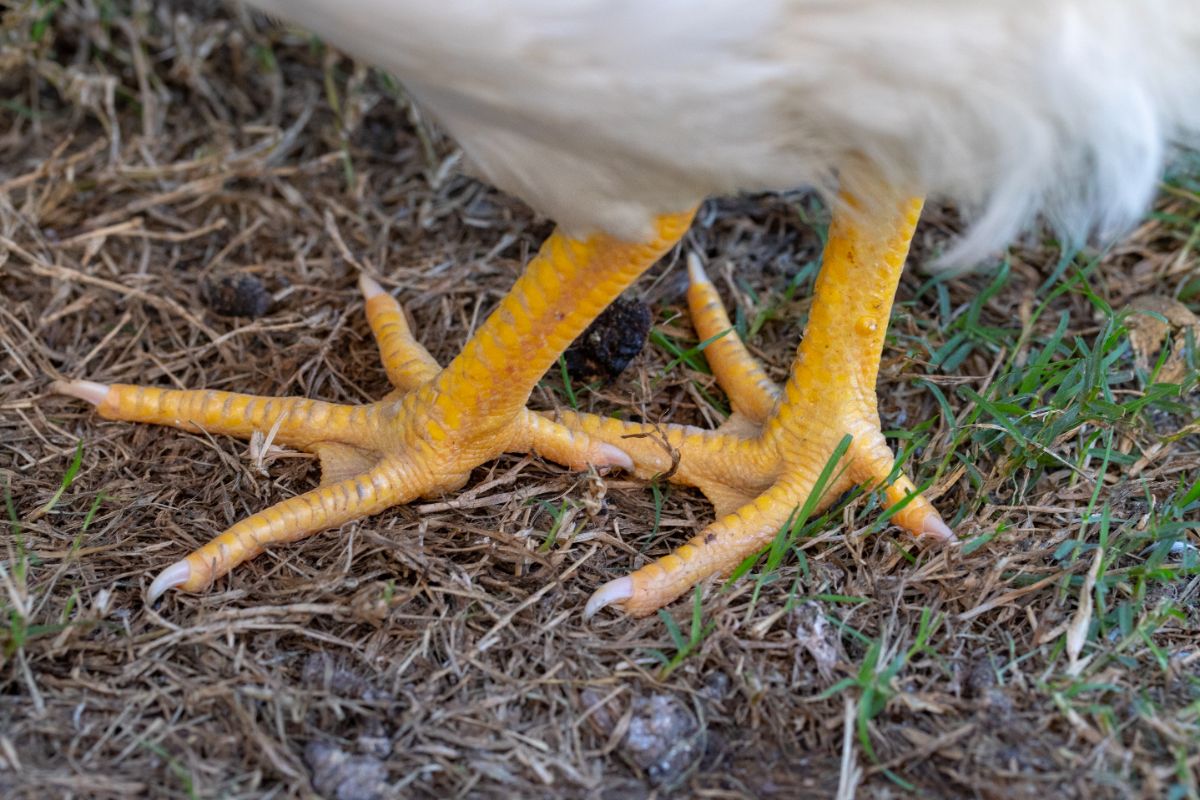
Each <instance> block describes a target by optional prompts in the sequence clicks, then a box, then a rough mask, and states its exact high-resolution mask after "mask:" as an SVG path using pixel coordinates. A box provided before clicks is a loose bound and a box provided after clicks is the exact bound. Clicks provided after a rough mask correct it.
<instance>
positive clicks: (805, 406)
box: [559, 179, 954, 616]
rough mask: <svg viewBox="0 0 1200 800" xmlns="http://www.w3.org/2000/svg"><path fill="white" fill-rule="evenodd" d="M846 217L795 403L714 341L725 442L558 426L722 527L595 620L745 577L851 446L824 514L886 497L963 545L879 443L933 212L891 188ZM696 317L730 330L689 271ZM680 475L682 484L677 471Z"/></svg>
mask: <svg viewBox="0 0 1200 800" xmlns="http://www.w3.org/2000/svg"><path fill="white" fill-rule="evenodd" d="M864 190H866V191H871V192H872V194H871V195H870V197H871V198H872V202H871V204H870V205H866V204H860V203H858V202H856V200H855V199H854V196H852V194H851V190H850V189H847V190H846V191H844V193H843V197H842V205H841V206H839V207H838V208H837V209H836V210H835V212H834V220H833V225H832V226H831V228H830V232H829V243H828V245H827V246H826V248H825V254H824V257H823V263H822V268H821V274H820V276H819V277H818V279H817V284H816V289H815V294H814V298H813V304H812V311H811V314H810V316H809V320H808V327H807V329H806V331H805V335H804V339H803V341H802V342H801V344H800V347H799V349H798V351H797V353H796V359H795V361H794V363H793V365H792V374H791V377H790V378H789V379H788V382H787V384H786V386H785V387H784V388H783V391H782V392H780V391H779V389H778V388H777V387H776V386H775V385H774V384H773V383H772V382H771V381H770V379H769V378H767V376H766V374H765V373H764V372H763V371H762V369H761V367H759V365H758V364H757V363H756V362H755V361H754V360H753V358H752V357H751V356H750V355H749V353H748V352H746V350H745V348H744V346H743V345H742V344H741V342H740V340H739V339H738V338H737V336H736V335H726V336H723V337H721V338H720V339H717V340H716V341H714V342H712V343H711V344H710V345H709V346H708V347H707V348H706V350H705V356H706V358H707V359H708V361H709V363H710V365H711V366H712V369H713V373H714V374H715V375H716V376H717V379H718V381H719V382H720V384H721V386H722V388H723V389H724V390H725V391H726V393H727V394H728V395H729V397H730V402H731V404H732V406H733V410H734V413H733V415H732V416H731V417H730V419H729V420H728V421H727V422H726V423H725V424H724V425H722V426H721V428H720V429H718V430H716V431H705V430H702V429H699V428H695V427H691V426H681V425H664V426H653V425H646V424H633V423H626V422H621V421H619V420H614V419H608V418H604V417H598V416H594V415H587V414H578V413H574V412H564V413H561V414H560V415H559V420H560V421H561V422H563V423H564V424H565V425H567V426H568V427H570V428H573V429H575V430H578V431H581V432H583V433H587V434H588V435H590V436H591V437H593V438H594V439H599V440H603V441H606V442H609V443H611V444H613V445H616V446H619V447H621V448H622V449H623V450H625V451H626V452H627V453H629V455H631V456H632V457H633V460H634V463H635V464H636V467H635V472H636V474H637V475H638V477H641V478H651V477H653V476H655V475H663V474H668V473H669V474H670V479H671V481H672V482H673V483H679V484H683V485H687V486H694V487H697V488H699V489H700V490H701V491H702V492H704V494H705V496H707V497H708V499H709V500H710V501H711V502H712V503H713V506H714V509H715V511H716V515H717V519H716V521H715V522H713V523H712V524H711V525H709V526H708V527H706V528H705V529H704V530H702V531H701V532H700V533H699V534H698V535H697V536H695V537H694V538H693V539H692V540H691V541H689V542H688V543H687V544H684V545H682V546H681V547H679V548H677V549H676V550H675V551H674V552H673V553H671V554H670V555H667V556H663V557H662V558H660V559H658V560H657V561H654V562H653V563H651V564H648V565H646V566H644V567H642V568H641V569H639V570H637V571H636V572H634V573H632V574H630V575H627V576H625V577H623V578H618V579H616V580H614V581H610V582H609V583H607V584H605V585H604V586H602V587H601V588H600V589H599V590H598V591H596V593H595V594H593V595H592V598H591V600H589V601H588V605H587V609H586V613H587V614H588V615H591V614H594V613H596V612H597V611H598V610H600V609H601V608H603V607H605V606H607V605H617V606H620V607H621V608H622V609H623V610H624V611H625V612H627V613H629V614H632V615H634V616H643V615H646V614H650V613H652V612H653V611H655V610H656V609H658V608H661V607H662V606H664V605H666V604H667V603H670V602H671V601H672V600H674V599H675V598H677V597H679V596H680V595H681V594H683V593H684V592H686V591H687V590H688V589H689V588H690V587H692V586H693V585H695V584H696V583H697V582H698V581H700V580H702V579H704V578H706V577H708V576H709V575H713V574H725V573H728V572H730V571H731V570H733V568H734V567H736V566H737V565H738V564H740V563H741V562H742V560H743V559H745V558H746V557H747V556H749V555H752V554H753V553H755V552H757V551H759V550H760V549H762V548H763V547H764V546H766V545H767V544H768V543H769V542H770V541H771V540H772V539H773V538H774V537H775V535H776V534H777V533H778V532H779V530H780V528H781V527H782V526H783V525H785V524H787V522H788V520H789V519H790V518H791V516H792V514H793V513H794V511H795V509H796V508H797V507H798V506H800V505H802V504H803V503H804V502H805V500H806V499H807V497H808V495H809V494H810V493H811V492H812V491H813V488H814V486H815V484H816V482H817V479H818V477H819V475H820V473H821V471H822V469H823V468H824V467H825V465H826V463H827V461H828V460H829V459H830V458H831V457H832V455H833V453H834V451H835V450H836V449H837V446H838V445H839V443H840V442H841V440H842V439H843V437H844V436H846V435H847V434H849V435H850V436H851V437H852V440H851V444H850V447H849V450H848V451H847V452H846V455H845V456H844V457H843V460H842V462H841V463H840V464H839V465H838V468H837V469H836V470H835V472H834V473H833V474H834V475H835V476H836V477H835V479H834V480H831V481H830V482H829V483H828V484H827V485H826V488H825V492H824V494H823V495H822V496H821V498H820V500H819V503H818V505H817V508H818V509H820V508H823V507H826V506H828V505H829V503H831V502H833V500H834V499H836V498H837V497H838V495H840V494H841V493H843V492H844V491H846V490H847V489H848V488H850V487H851V486H853V485H855V484H862V485H865V486H869V487H872V488H873V487H877V486H882V487H883V489H884V492H885V494H886V497H887V501H888V503H889V505H892V506H894V505H896V504H899V503H901V502H904V503H905V505H904V506H903V508H901V509H899V510H898V511H897V512H896V513H895V514H894V516H893V517H892V520H893V521H894V522H895V523H896V524H897V525H899V526H901V527H902V528H904V529H906V530H908V531H909V532H910V533H912V534H914V535H915V536H918V537H926V538H928V539H932V540H938V541H953V540H954V534H953V532H952V531H951V530H950V528H949V527H948V526H947V525H946V523H945V522H944V521H943V520H942V518H941V516H940V515H939V514H938V512H937V511H936V510H935V509H934V508H933V506H932V505H931V504H930V503H929V502H928V501H927V500H926V499H925V498H924V497H922V496H921V495H919V494H916V487H915V486H914V485H913V483H912V481H911V480H910V479H909V478H908V477H906V476H905V475H903V474H901V475H899V476H897V477H896V478H895V479H894V480H891V481H890V482H888V479H889V477H890V476H891V475H892V472H893V467H894V466H895V457H894V455H893V454H892V452H891V450H890V449H889V448H888V446H887V443H886V442H885V440H884V437H883V434H882V433H881V431H880V424H879V412H878V410H877V407H876V396H875V381H876V377H877V374H878V369H879V360H880V357H881V355H882V351H883V342H884V334H885V332H886V329H887V324H888V319H889V316H890V314H891V308H892V300H893V298H894V295H895V291H896V286H897V284H898V282H899V279H900V273H901V271H902V270H903V266H904V260H905V258H906V256H907V254H908V247H909V242H910V240H911V238H912V234H913V230H914V228H915V227H916V223H917V218H918V217H919V216H920V212H921V205H922V201H921V200H920V199H917V198H905V197H902V196H901V195H899V194H898V193H896V192H894V191H890V190H889V189H888V188H887V187H885V186H883V185H881V184H880V183H878V182H874V181H872V182H869V183H862V182H861V179H860V183H858V184H855V185H854V187H853V192H854V195H857V196H866V195H864V194H862V192H863V191H864ZM689 274H690V277H691V288H690V289H689V292H688V300H689V306H690V309H691V313H692V318H693V321H694V323H695V326H696V329H697V333H698V335H699V336H700V338H701V339H702V340H704V339H708V338H710V337H712V336H714V335H716V334H719V333H721V332H722V331H725V330H728V329H729V327H730V325H729V319H728V317H727V316H726V314H725V310H724V308H723V307H722V306H721V304H720V300H719V298H718V297H717V293H716V290H715V288H714V287H713V285H712V284H711V283H710V282H709V280H708V278H707V276H706V275H705V274H704V270H703V269H702V268H701V266H700V263H699V261H698V260H696V259H691V260H690V262H689ZM672 470H673V471H672Z"/></svg>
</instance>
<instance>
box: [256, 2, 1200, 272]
mask: <svg viewBox="0 0 1200 800" xmlns="http://www.w3.org/2000/svg"><path fill="white" fill-rule="evenodd" d="M253 4H254V5H256V6H259V7H260V8H262V9H264V10H266V11H268V12H270V13H273V14H276V15H278V16H280V17H283V18H286V19H289V20H291V21H292V22H294V23H296V24H298V25H301V26H304V27H306V28H309V29H311V30H313V31H314V32H316V33H318V34H319V35H321V36H322V37H323V38H325V39H327V40H328V41H330V42H332V43H334V44H336V45H337V46H339V47H341V48H343V49H345V50H346V51H347V52H349V53H352V54H354V55H356V56H358V57H360V58H363V59H366V60H368V61H370V62H373V63H375V64H377V65H379V66H381V67H383V68H385V69H388V70H390V71H392V72H393V73H394V74H395V75H396V76H397V77H398V78H399V79H400V80H401V81H402V82H404V83H405V84H406V85H407V86H408V88H409V89H410V91H412V93H413V94H414V96H415V97H416V98H417V99H418V101H419V102H421V103H422V104H423V105H425V106H426V107H427V108H428V109H429V110H431V111H432V112H433V113H434V114H435V115H436V116H438V117H439V118H440V120H441V121H442V122H443V123H444V124H445V126H446V127H447V128H448V129H449V130H450V132H451V133H452V134H453V135H454V136H455V137H456V138H457V139H458V141H459V142H460V143H461V145H462V147H463V149H464V150H465V151H466V153H467V154H468V156H469V157H470V158H471V159H472V161H473V162H474V163H475V165H476V167H477V169H478V170H479V171H480V172H481V173H482V174H483V176H485V177H486V178H487V179H488V180H489V181H491V182H492V183H493V184H495V185H496V186H497V187H499V188H501V189H503V190H505V191H508V192H510V193H512V194H515V195H517V196H519V197H521V198H522V199H524V200H525V201H526V202H528V203H529V204H530V205H532V206H533V207H534V208H535V209H537V210H538V211H540V212H542V213H543V214H545V215H547V216H549V217H550V218H552V219H554V220H556V221H557V222H558V223H559V224H561V225H563V226H564V227H565V228H567V229H568V230H569V231H571V232H574V233H579V234H582V233H587V232H590V231H593V230H604V231H607V232H610V233H613V234H616V235H619V236H623V237H626V238H636V237H640V236H643V235H645V234H646V233H647V232H648V231H649V230H650V226H649V221H650V219H651V218H652V217H653V215H655V214H660V213H664V212H671V211H682V210H684V209H686V208H689V207H691V206H693V205H695V204H696V203H697V202H699V201H700V200H702V199H703V198H704V197H706V196H708V195H713V194H728V193H733V192H738V191H761V190H782V189H790V188H796V187H799V186H804V185H815V186H817V187H820V188H830V187H831V186H832V185H833V183H834V181H835V176H836V173H837V171H838V169H839V168H841V167H843V166H845V165H846V164H848V163H849V162H850V161H851V160H852V159H856V158H862V157H865V158H867V159H869V160H870V161H871V162H872V163H874V164H875V165H876V167H877V168H878V169H879V170H881V171H882V172H883V173H884V174H885V175H886V176H887V177H888V178H889V179H890V180H891V181H893V182H895V183H896V184H897V185H900V186H903V187H905V188H906V189H909V190H911V191H914V192H922V193H925V194H928V195H930V196H932V197H935V198H939V199H948V200H951V201H954V202H956V203H958V204H960V205H961V206H963V207H965V208H966V209H968V210H970V211H972V212H973V214H972V219H973V224H972V225H971V227H970V228H969V229H968V231H967V232H966V234H965V236H964V237H963V238H962V239H961V240H960V241H959V242H958V243H957V245H956V247H955V249H954V252H953V253H952V254H950V256H949V260H951V261H953V262H955V263H968V262H973V261H975V260H977V259H980V258H982V257H984V256H986V255H988V254H991V253H993V252H994V251H996V250H997V249H999V248H1000V247H1002V246H1004V245H1005V244H1007V243H1008V242H1009V241H1010V240H1011V239H1012V238H1013V237H1014V236H1016V235H1017V234H1018V233H1019V232H1020V231H1021V230H1022V228H1024V227H1025V226H1027V225H1029V224H1030V223H1031V222H1032V220H1033V218H1034V217H1035V216H1036V215H1037V214H1038V213H1045V214H1047V215H1048V216H1049V218H1050V219H1051V220H1052V221H1053V223H1054V224H1055V225H1056V226H1057V227H1058V229H1059V230H1060V232H1061V233H1062V234H1063V235H1064V236H1066V237H1068V238H1070V239H1071V240H1074V241H1079V240H1081V239H1082V238H1083V237H1084V236H1085V235H1087V234H1089V233H1091V232H1099V233H1101V234H1113V233H1115V232H1119V231H1120V230H1121V229H1122V228H1123V227H1125V226H1127V225H1129V224H1131V223H1132V222H1133V221H1134V220H1136V218H1137V217H1138V215H1139V214H1141V213H1142V212H1143V211H1144V210H1145V207H1146V205H1147V203H1148V202H1149V200H1150V198H1151V196H1152V193H1153V190H1154V185H1155V181H1156V180H1157V179H1158V177H1159V176H1160V174H1161V172H1162V169H1163V167H1164V161H1165V159H1166V157H1167V153H1168V150H1169V145H1170V144H1171V142H1173V141H1195V139H1196V138H1197V137H1198V136H1200V3H1198V2H1196V0H1137V1H1136V2H1131V1H1130V0H1043V2H1040V3H1022V2H1017V1H1016V0H909V1H908V2H904V3H897V2H895V0H754V2H745V0H708V1H707V2H704V0H439V1H437V2H428V0H336V1H331V0H253Z"/></svg>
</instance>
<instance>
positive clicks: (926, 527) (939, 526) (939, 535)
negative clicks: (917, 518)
mask: <svg viewBox="0 0 1200 800" xmlns="http://www.w3.org/2000/svg"><path fill="white" fill-rule="evenodd" d="M921 536H923V537H925V536H927V537H929V538H930V539H933V540H934V541H937V542H943V543H945V544H954V543H955V542H957V541H958V537H957V536H955V535H954V531H952V530H950V526H949V525H947V524H946V523H945V522H943V521H942V518H941V517H940V516H939V515H937V514H927V515H926V516H925V521H924V522H922V523H921Z"/></svg>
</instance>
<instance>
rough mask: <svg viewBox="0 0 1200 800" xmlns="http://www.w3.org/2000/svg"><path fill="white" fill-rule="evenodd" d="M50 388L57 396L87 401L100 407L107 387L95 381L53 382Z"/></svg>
mask: <svg viewBox="0 0 1200 800" xmlns="http://www.w3.org/2000/svg"><path fill="white" fill-rule="evenodd" d="M50 388H51V389H53V390H54V391H56V392H58V393H59V394H65V395H70V396H71V397H78V398H79V399H80V400H87V401H88V402H89V403H91V404H92V405H94V406H98V405H100V404H101V403H103V402H104V398H106V397H108V387H107V386H105V385H104V384H103V383H96V382H95V381H55V382H54V383H52V384H50Z"/></svg>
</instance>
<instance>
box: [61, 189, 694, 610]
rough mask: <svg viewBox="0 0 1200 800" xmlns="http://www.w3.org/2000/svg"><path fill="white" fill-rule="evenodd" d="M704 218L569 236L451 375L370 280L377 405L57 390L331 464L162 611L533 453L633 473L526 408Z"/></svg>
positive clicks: (190, 560) (214, 545)
mask: <svg viewBox="0 0 1200 800" xmlns="http://www.w3.org/2000/svg"><path fill="white" fill-rule="evenodd" d="M691 219H692V213H691V212H688V213H684V214H672V215H663V216H661V217H659V218H658V219H657V220H656V221H655V234H654V237H653V239H652V240H651V241H648V242H641V243H630V242H622V241H619V240H616V239H614V238H612V237H609V236H605V235H599V234H598V235H595V236H592V237H590V238H588V239H586V240H577V239H572V238H570V237H568V236H566V235H565V234H563V233H561V232H557V231H556V232H555V233H554V234H553V235H551V237H550V238H549V239H547V240H546V242H545V243H544V244H543V245H542V248H541V250H540V252H539V253H538V255H537V256H536V257H535V258H534V259H533V260H532V261H530V262H529V264H528V265H527V266H526V268H525V272H524V274H522V276H521V278H520V279H519V280H518V281H517V282H516V284H515V285H514V286H513V289H512V291H510V292H509V293H508V295H507V296H505V298H504V299H503V300H502V301H501V303H500V306H499V307H498V308H497V309H496V310H495V311H494V312H492V314H491V316H489V317H488V319H487V320H486V321H485V322H484V323H483V325H482V326H480V328H479V330H478V331H477V332H476V334H475V335H474V336H473V337H472V338H471V340H470V341H469V342H468V343H467V344H466V346H465V347H464V348H463V350H462V352H461V353H459V355H458V356H457V357H456V358H455V359H454V360H453V361H452V362H451V363H450V365H449V366H448V367H446V368H445V369H439V368H438V365H437V363H436V362H435V361H434V360H433V358H432V357H430V355H429V353H428V352H427V351H426V350H425V349H424V348H423V347H421V345H420V344H418V343H417V342H416V341H415V340H414V339H413V337H412V335H411V332H410V331H409V329H408V325H407V324H406V323H405V321H404V314H403V312H402V311H401V310H400V307H399V306H398V305H397V304H396V302H395V301H394V300H393V299H392V298H391V297H390V296H389V295H387V294H386V293H385V292H384V291H383V289H382V288H381V287H380V286H379V285H378V284H376V283H375V282H374V281H371V280H370V279H367V278H365V277H364V279H363V280H362V282H361V287H362V289H363V294H364V296H365V297H366V305H367V309H366V310H367V315H368V318H369V320H370V323H371V328H372V330H373V331H374V333H375V336H376V339H377V341H378V343H379V346H380V352H381V357H382V359H383V362H384V367H385V369H386V370H387V374H388V377H389V379H390V380H391V381H392V383H393V384H394V385H395V386H396V391H395V392H392V393H391V394H389V395H388V396H387V397H386V398H384V399H383V400H381V401H379V402H377V403H372V404H369V405H363V406H350V405H338V404H334V403H324V402H320V401H317V400H308V399H305V398H295V397H287V398H273V397H256V396H253V395H243V394H234V393H231V392H217V391H203V390H200V391H174V390H164V389H157V388H151V387H141V386H129V385H120V384H118V385H113V386H106V385H103V384H99V383H93V382H90V381H56V382H55V384H54V389H55V390H56V391H58V392H60V393H63V394H68V395H72V396H75V397H79V398H82V399H84V400H87V401H89V402H91V403H93V404H94V405H95V406H96V407H97V411H98V412H99V413H100V415H101V416H103V417H105V418H108V419H120V420H126V421H130V422H150V423H155V424H158V425H168V426H171V427H175V428H181V429H183V430H188V431H201V430H203V431H209V432H212V433H225V434H229V435H232V436H241V437H249V436H250V435H251V434H252V433H253V432H254V431H263V432H267V431H270V430H272V429H276V433H275V439H274V440H275V441H276V442H279V443H281V444H284V445H288V446H291V447H295V448H299V449H301V450H306V451H308V452H311V453H315V454H317V455H318V456H319V457H320V459H321V473H322V480H321V485H320V486H319V487H318V488H317V489H314V490H312V491H309V492H306V493H304V494H301V495H298V496H296V497H292V498H290V499H288V500H284V501H283V502H281V503H277V504H276V505H274V506H272V507H271V508H268V509H267V510H265V511H263V512H260V513H258V514H255V515H253V516H251V517H248V518H247V519H244V520H242V521H241V522H238V523H237V524H235V525H234V526H233V527H231V528H229V529H228V530H227V531H225V532H224V533H222V534H221V535H219V536H217V537H216V538H215V539H213V540H212V541H210V542H209V543H208V544H206V545H204V546H203V547H201V548H200V549H198V550H196V551H195V552H193V553H192V554H191V555H189V556H188V557H187V558H185V559H183V560H182V561H179V562H176V563H175V564H172V565H171V566H169V567H167V568H166V569H165V570H163V571H162V573H160V574H159V576H158V577H157V578H155V580H154V582H153V583H152V584H151V587H150V590H149V598H150V600H151V601H153V600H154V599H156V598H157V597H158V596H159V595H161V594H162V593H163V592H165V591H166V590H167V589H169V588H172V587H178V588H181V589H184V590H186V591H200V590H202V589H204V588H206V587H208V586H209V585H211V584H212V582H213V581H214V580H216V579H217V578H219V577H220V576H222V575H224V574H225V573H226V572H228V571H229V570H231V569H232V568H233V567H235V566H237V565H238V564H240V563H241V562H243V561H245V560H247V559H250V558H253V557H254V556H256V555H258V554H259V553H261V552H262V551H263V550H264V549H265V548H267V547H269V546H271V545H273V544H278V543H281V542H291V541H296V540H298V539H302V538H304V537H306V536H310V535H312V534H314V533H316V532H318V531H321V530H325V529H327V528H333V527H337V526H339V525H342V524H343V523H345V522H348V521H350V520H353V519H357V518H359V517H364V516H368V515H371V514H377V513H379V512H380V511H383V510H384V509H386V508H389V507H390V506H394V505H398V504H400V503H407V502H409V501H411V500H414V499H416V498H418V497H423V496H436V495H440V494H443V493H445V492H451V491H454V490H456V489H458V488H460V487H461V486H462V485H463V484H464V483H466V481H467V478H468V476H469V475H470V472H471V470H472V469H474V468H475V467H477V466H479V465H480V464H481V463H483V462H485V461H488V460H490V459H493V458H495V457H497V456H498V455H500V454H501V453H504V452H529V451H532V452H536V453H538V454H540V455H543V456H545V457H547V458H551V459H553V460H555V461H558V462H560V463H563V464H564V465H566V466H569V467H572V468H583V467H585V466H586V465H587V464H593V465H596V466H599V467H611V466H619V467H625V468H629V467H631V466H632V463H631V461H630V459H629V457H628V456H627V455H626V454H625V453H624V452H623V451H622V450H621V449H620V446H619V445H617V446H613V445H609V444H605V443H602V442H597V441H592V440H590V439H589V437H587V436H586V435H584V434H579V433H577V432H572V431H570V430H568V429H566V428H564V427H562V426H561V425H559V424H557V423H555V422H552V421H550V420H549V419H546V418H545V417H543V416H541V415H538V414H534V413H532V412H529V411H528V410H526V409H525V403H526V402H527V401H528V399H529V394H530V392H531V391H532V390H533V387H534V386H535V385H536V383H537V381H538V380H539V379H540V378H541V377H542V375H543V374H544V373H545V372H546V370H547V369H548V368H549V367H550V366H551V365H552V364H553V363H554V362H555V361H556V360H557V358H558V357H559V355H560V354H561V353H562V352H563V350H565V349H566V347H567V346H568V345H569V344H570V343H571V342H572V340H574V339H575V337H576V336H578V335H579V334H580V333H582V332H583V330H584V329H585V328H586V327H587V326H588V324H589V323H590V322H591V321H592V320H593V319H594V318H595V317H596V316H597V315H598V314H599V313H600V312H601V311H602V310H603V309H604V307H605V306H607V305H608V303H609V302H611V301H612V300H613V299H614V298H616V297H617V296H618V295H619V294H620V293H621V292H622V291H623V290H624V289H625V288H626V287H627V286H629V285H630V284H631V283H632V282H633V281H634V280H635V279H636V278H637V277H638V276H639V275H640V274H641V273H642V272H644V271H645V270H646V269H647V268H649V267H650V266H651V265H652V264H653V263H654V262H655V261H657V260H658V258H659V257H660V256H661V255H662V254H663V253H665V252H666V251H667V250H668V249H669V248H670V247H671V246H673V245H674V244H675V243H676V242H677V241H678V240H679V238H680V237H681V236H682V235H683V234H684V232H685V231H686V230H687V228H688V225H689V224H690V223H691ZM276 426H278V427H277V428H276Z"/></svg>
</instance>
